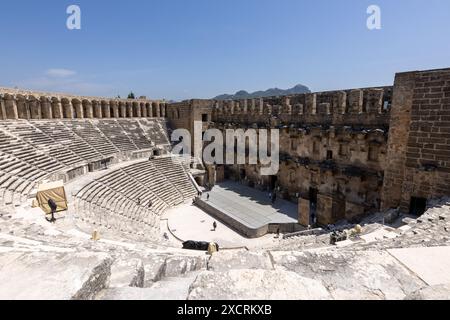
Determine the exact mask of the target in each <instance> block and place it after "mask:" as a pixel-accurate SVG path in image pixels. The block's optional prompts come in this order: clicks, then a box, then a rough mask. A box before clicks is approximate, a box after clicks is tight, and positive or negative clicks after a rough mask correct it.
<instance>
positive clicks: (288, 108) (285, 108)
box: [283, 97, 292, 116]
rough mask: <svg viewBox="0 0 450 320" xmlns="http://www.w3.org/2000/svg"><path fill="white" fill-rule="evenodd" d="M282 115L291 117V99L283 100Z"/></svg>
mask: <svg viewBox="0 0 450 320" xmlns="http://www.w3.org/2000/svg"><path fill="white" fill-rule="evenodd" d="M283 113H284V114H287V115H289V116H290V115H292V106H291V99H290V98H289V97H285V98H284V99H283Z"/></svg>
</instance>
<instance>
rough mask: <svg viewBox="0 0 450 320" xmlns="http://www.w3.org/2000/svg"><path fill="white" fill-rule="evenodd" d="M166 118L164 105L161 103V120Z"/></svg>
mask: <svg viewBox="0 0 450 320" xmlns="http://www.w3.org/2000/svg"><path fill="white" fill-rule="evenodd" d="M165 117H166V104H165V103H162V104H161V118H165Z"/></svg>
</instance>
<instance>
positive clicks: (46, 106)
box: [41, 97, 53, 119]
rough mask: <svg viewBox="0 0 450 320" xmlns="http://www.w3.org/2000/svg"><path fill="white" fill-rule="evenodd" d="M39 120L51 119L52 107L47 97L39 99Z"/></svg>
mask: <svg viewBox="0 0 450 320" xmlns="http://www.w3.org/2000/svg"><path fill="white" fill-rule="evenodd" d="M41 118H42V119H53V113H52V105H51V103H50V100H49V99H48V98H47V97H41Z"/></svg>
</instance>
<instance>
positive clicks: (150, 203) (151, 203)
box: [137, 198, 153, 209]
mask: <svg viewBox="0 0 450 320" xmlns="http://www.w3.org/2000/svg"><path fill="white" fill-rule="evenodd" d="M137 205H138V206H140V205H141V198H138V199H137ZM152 206H153V201H152V200H151V199H150V200H149V201H148V204H147V207H148V208H149V209H150V208H151V207H152Z"/></svg>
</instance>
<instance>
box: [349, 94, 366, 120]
mask: <svg viewBox="0 0 450 320" xmlns="http://www.w3.org/2000/svg"><path fill="white" fill-rule="evenodd" d="M349 102H350V112H351V113H353V114H361V113H362V112H363V102H364V92H363V91H362V90H352V91H351V92H350V95H349Z"/></svg>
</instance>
